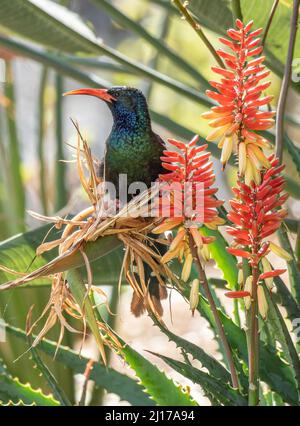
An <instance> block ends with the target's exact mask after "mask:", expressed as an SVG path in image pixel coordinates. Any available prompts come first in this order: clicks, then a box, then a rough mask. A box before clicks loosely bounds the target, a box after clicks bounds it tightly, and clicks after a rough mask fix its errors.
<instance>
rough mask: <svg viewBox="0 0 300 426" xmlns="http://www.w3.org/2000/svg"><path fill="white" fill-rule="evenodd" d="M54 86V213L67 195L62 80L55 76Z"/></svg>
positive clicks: (65, 199)
mask: <svg viewBox="0 0 300 426" xmlns="http://www.w3.org/2000/svg"><path fill="white" fill-rule="evenodd" d="M55 85H56V107H55V115H56V172H55V189H56V200H55V211H58V210H60V209H61V208H63V207H64V206H65V205H66V204H67V201H68V194H67V189H66V179H65V171H66V168H65V164H64V163H62V160H63V159H64V149H63V134H62V132H63V129H62V94H63V78H62V77H61V76H60V75H59V74H57V75H56V78H55Z"/></svg>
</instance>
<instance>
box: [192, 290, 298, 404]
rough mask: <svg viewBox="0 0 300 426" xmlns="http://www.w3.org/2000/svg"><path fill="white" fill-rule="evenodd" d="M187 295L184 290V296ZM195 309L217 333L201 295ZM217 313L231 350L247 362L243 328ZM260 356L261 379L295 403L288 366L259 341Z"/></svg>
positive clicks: (286, 399)
mask: <svg viewBox="0 0 300 426" xmlns="http://www.w3.org/2000/svg"><path fill="white" fill-rule="evenodd" d="M187 295H188V294H187V292H186V296H187ZM197 309H198V311H199V313H200V314H201V315H202V316H203V317H204V318H206V319H207V321H208V322H209V324H210V326H211V328H212V329H213V330H214V332H215V334H216V335H217V333H218V332H217V330H216V327H215V322H214V318H213V315H212V313H211V310H210V307H209V304H208V303H207V301H206V299H205V298H204V297H202V296H201V297H200V300H199V304H198V308H197ZM219 315H220V318H221V321H222V324H223V327H224V329H225V333H226V335H227V337H228V341H229V343H230V346H231V348H232V350H233V351H234V352H236V354H237V356H238V357H239V358H240V359H241V360H242V361H243V362H244V363H246V364H247V361H248V351H247V343H246V335H245V332H244V330H242V329H241V328H239V327H238V326H237V325H236V324H235V323H234V322H233V321H232V320H231V318H229V317H228V316H227V315H225V314H224V313H223V312H221V311H220V310H219ZM260 357H261V362H260V376H261V379H262V380H263V381H264V382H266V383H267V384H268V385H269V386H270V388H271V389H272V390H274V391H275V392H277V393H279V394H280V395H281V396H282V398H283V399H284V401H285V402H287V403H288V404H291V405H297V404H298V398H297V388H296V386H295V381H294V378H293V374H292V371H291V369H290V367H289V366H288V365H287V364H286V363H285V362H283V361H282V360H281V359H280V358H279V357H278V355H277V353H276V351H275V350H272V349H271V348H269V347H267V346H266V345H265V344H263V343H261V347H260Z"/></svg>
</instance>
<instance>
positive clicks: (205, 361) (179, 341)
mask: <svg viewBox="0 0 300 426" xmlns="http://www.w3.org/2000/svg"><path fill="white" fill-rule="evenodd" d="M152 319H153V321H154V323H155V325H157V326H158V327H159V328H160V330H161V331H162V332H163V333H164V334H165V335H166V336H167V337H168V338H169V340H171V341H172V342H174V343H175V344H176V346H177V347H179V348H181V349H182V350H184V351H185V352H186V353H188V354H190V355H192V357H193V358H194V359H196V360H198V361H200V362H201V364H202V367H204V368H206V369H207V370H208V371H209V373H210V375H211V376H213V377H215V378H216V379H219V380H221V381H222V382H223V383H230V382H231V378H230V373H229V372H228V371H227V370H226V368H225V367H223V365H222V364H221V363H220V362H219V361H217V360H216V359H215V358H213V357H211V356H210V355H208V354H207V353H206V352H205V351H204V350H203V349H202V348H201V347H200V346H197V345H195V344H194V343H191V342H189V341H188V340H186V339H183V338H182V337H179V336H176V334H174V333H172V332H171V331H170V330H168V329H167V328H166V327H164V326H163V325H162V324H161V323H160V322H159V321H157V320H156V319H155V318H152Z"/></svg>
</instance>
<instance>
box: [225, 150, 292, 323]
mask: <svg viewBox="0 0 300 426" xmlns="http://www.w3.org/2000/svg"><path fill="white" fill-rule="evenodd" d="M268 161H269V162H270V168H269V169H266V168H264V169H262V170H261V171H260V175H261V176H260V178H261V183H260V184H258V185H257V184H256V183H255V182H254V181H252V182H251V184H250V185H247V184H246V183H244V182H241V181H238V187H237V188H233V191H234V193H235V199H234V200H231V202H230V204H231V207H232V210H231V211H230V212H229V214H228V219H229V220H230V221H231V222H232V223H233V226H229V227H228V228H227V233H228V234H230V235H231V236H233V244H232V246H231V247H229V248H228V249H227V250H228V252H229V253H231V254H233V255H235V256H238V257H242V258H246V259H248V262H249V264H250V266H251V267H252V269H256V270H258V269H259V268H260V270H261V271H263V272H262V273H260V275H259V276H258V280H257V283H258V286H260V285H261V284H262V282H263V281H265V284H266V286H267V287H268V288H269V289H271V288H272V278H273V277H275V276H278V275H280V274H282V273H283V272H285V269H276V270H272V268H271V266H270V264H269V262H268V260H267V258H266V256H267V255H268V253H269V252H270V251H273V252H274V253H275V254H277V255H279V256H280V257H282V258H284V259H286V260H289V259H290V257H289V254H288V253H287V252H286V251H285V250H283V249H282V248H280V247H278V246H277V245H275V244H274V243H272V242H270V241H269V237H270V236H271V235H272V234H273V233H274V232H275V231H276V230H277V229H278V228H279V227H280V226H281V223H282V220H283V219H284V217H285V216H286V215H287V211H286V210H285V209H283V208H282V205H283V204H284V203H285V201H286V200H287V197H288V194H282V190H283V186H284V178H283V177H282V176H281V175H280V173H281V171H282V170H283V168H284V166H280V165H279V161H278V159H276V158H274V156H273V155H272V156H270V157H269V158H268ZM250 281H251V285H250V284H249V282H250ZM252 283H254V280H253V279H252V276H250V277H248V279H247V282H246V284H245V288H244V289H243V291H244V292H248V293H249V294H251V286H252ZM253 285H254V284H253ZM255 285H257V284H255ZM242 293H243V292H230V293H229V294H227V296H229V297H245V305H246V307H249V306H250V302H249V300H250V297H249V294H248V295H247V294H246V295H244V294H242ZM258 297H260V298H261V300H259V304H258V305H259V309H260V313H261V315H262V316H263V317H265V316H266V303H265V295H264V292H263V289H258Z"/></svg>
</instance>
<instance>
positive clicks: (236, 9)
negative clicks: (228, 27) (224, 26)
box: [231, 0, 243, 21]
mask: <svg viewBox="0 0 300 426" xmlns="http://www.w3.org/2000/svg"><path fill="white" fill-rule="evenodd" d="M231 9H232V14H233V18H234V20H235V19H239V20H240V21H243V14H242V9H241V3H240V0H231Z"/></svg>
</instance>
